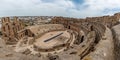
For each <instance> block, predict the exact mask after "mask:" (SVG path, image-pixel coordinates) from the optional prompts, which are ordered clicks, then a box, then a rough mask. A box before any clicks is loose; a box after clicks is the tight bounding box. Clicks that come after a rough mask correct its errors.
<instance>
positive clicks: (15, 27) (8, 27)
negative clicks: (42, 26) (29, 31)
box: [1, 17, 25, 44]
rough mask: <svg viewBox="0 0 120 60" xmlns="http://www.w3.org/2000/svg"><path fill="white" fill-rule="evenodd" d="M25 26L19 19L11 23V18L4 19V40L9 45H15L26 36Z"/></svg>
mask: <svg viewBox="0 0 120 60" xmlns="http://www.w3.org/2000/svg"><path fill="white" fill-rule="evenodd" d="M23 29H24V25H23V24H22V21H21V20H19V19H18V18H17V17H14V20H13V21H11V20H10V18H9V17H5V18H2V28H1V30H2V38H3V39H5V41H6V42H7V43H8V44H14V43H15V42H16V41H17V40H19V39H21V38H22V37H23V36H24V35H25V34H24V32H23V31H21V30H23Z"/></svg>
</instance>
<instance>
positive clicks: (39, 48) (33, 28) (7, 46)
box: [0, 13, 120, 60]
mask: <svg viewBox="0 0 120 60" xmlns="http://www.w3.org/2000/svg"><path fill="white" fill-rule="evenodd" d="M1 24H2V26H1V39H0V60H119V59H120V38H119V37H120V35H119V34H120V31H119V29H120V13H115V14H114V15H111V16H110V15H107V16H100V17H86V18H84V19H82V18H70V17H61V16H54V17H48V16H42V17H40V16H32V17H31V16H15V17H2V18H1Z"/></svg>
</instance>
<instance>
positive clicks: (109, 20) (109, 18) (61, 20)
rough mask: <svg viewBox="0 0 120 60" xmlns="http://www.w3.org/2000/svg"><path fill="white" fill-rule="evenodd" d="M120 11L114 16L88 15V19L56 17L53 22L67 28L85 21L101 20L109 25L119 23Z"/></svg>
mask: <svg viewBox="0 0 120 60" xmlns="http://www.w3.org/2000/svg"><path fill="white" fill-rule="evenodd" d="M119 19H120V13H116V14H114V15H113V16H101V17H87V18H86V19H76V18H67V17H54V18H53V19H52V21H51V23H56V24H63V25H64V26H65V27H66V28H68V27H69V25H70V24H71V23H83V22H100V23H102V24H104V25H106V26H108V27H111V26H113V25H116V24H118V23H119Z"/></svg>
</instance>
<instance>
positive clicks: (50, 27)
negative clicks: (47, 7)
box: [26, 24, 64, 39]
mask: <svg viewBox="0 0 120 60" xmlns="http://www.w3.org/2000/svg"><path fill="white" fill-rule="evenodd" d="M60 30H64V26H63V25H61V24H44V25H37V26H31V27H28V28H27V29H26V31H27V33H26V34H27V36H29V37H34V39H37V38H39V37H41V36H42V35H43V34H45V33H48V32H52V31H60Z"/></svg>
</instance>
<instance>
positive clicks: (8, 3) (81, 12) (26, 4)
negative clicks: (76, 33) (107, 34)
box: [0, 0, 120, 18]
mask: <svg viewBox="0 0 120 60" xmlns="http://www.w3.org/2000/svg"><path fill="white" fill-rule="evenodd" d="M83 1H84V2H83ZM76 2H77V0H17V1H16V0H0V8H1V9H0V16H67V17H78V18H81V17H82V18H84V17H87V16H101V15H106V14H113V13H116V12H119V11H120V10H119V9H118V8H120V3H119V2H120V1H119V0H114V1H113V0H82V1H81V0H79V1H78V2H77V3H76ZM115 9H116V10H115Z"/></svg>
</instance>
